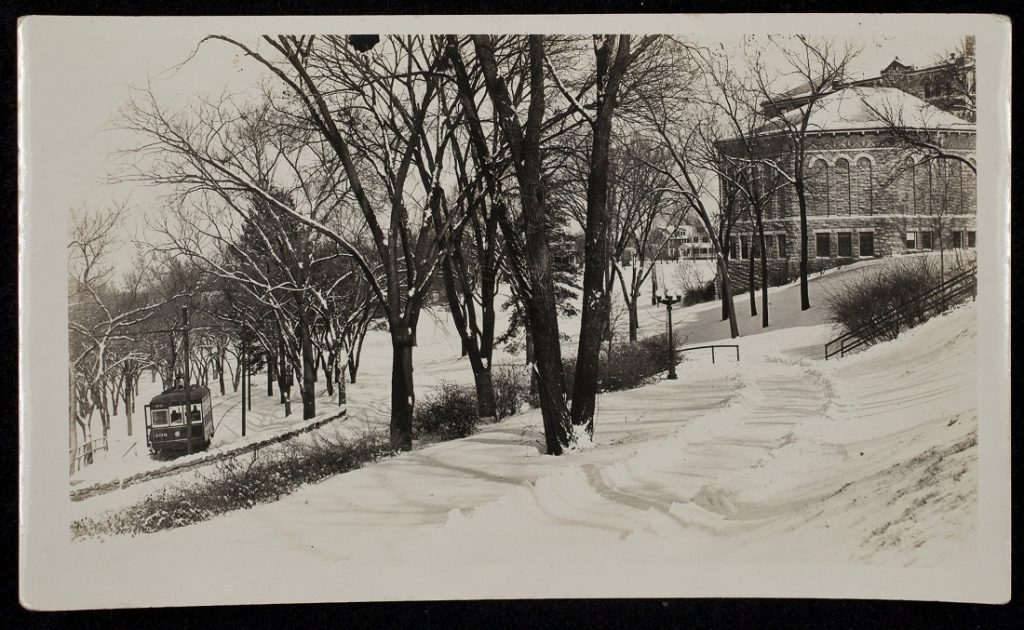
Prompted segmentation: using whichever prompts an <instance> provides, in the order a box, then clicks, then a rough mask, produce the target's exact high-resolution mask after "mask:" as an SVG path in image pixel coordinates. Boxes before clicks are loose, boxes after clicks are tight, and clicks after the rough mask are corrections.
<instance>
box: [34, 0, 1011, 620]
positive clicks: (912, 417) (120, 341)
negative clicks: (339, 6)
mask: <svg viewBox="0 0 1024 630" xmlns="http://www.w3.org/2000/svg"><path fill="white" fill-rule="evenodd" d="M785 17H787V16H773V17H768V16H739V15H733V16H714V17H709V16H702V17H701V16H685V15H679V16H643V17H639V16H618V17H616V16H580V19H579V20H570V21H565V20H563V21H560V22H559V25H558V26H553V25H552V24H549V23H546V22H545V21H543V20H536V19H534V20H533V21H532V22H531V21H530V18H526V17H518V18H511V17H510V18H495V17H493V16H491V17H488V18H486V19H484V18H473V17H472V16H457V17H456V16H452V17H451V18H431V19H421V20H413V19H411V18H397V17H391V18H365V17H364V18H348V19H339V18H324V19H311V18H302V19H300V18H260V19H256V18H253V19H252V20H245V19H243V20H228V19H227V18H220V19H218V18H156V17H154V18H70V17H63V18H57V17H51V18H47V17H30V18H26V19H23V21H22V23H21V26H20V29H19V30H20V38H19V48H20V53H21V59H20V63H21V73H20V80H21V83H20V96H21V101H20V116H21V119H20V120H21V172H20V177H21V182H22V188H23V191H24V194H23V197H22V205H21V209H20V213H21V215H20V216H21V218H22V230H21V236H22V240H21V247H22V256H23V258H22V260H23V265H22V268H21V273H22V295H21V305H22V324H23V329H22V353H23V355H22V369H23V373H24V374H25V378H24V379H23V381H22V387H23V392H22V394H23V400H24V401H25V402H24V403H23V408H22V417H21V428H22V485H21V513H22V525H21V541H20V542H21V544H20V547H21V567H22V576H21V601H22V603H23V605H25V606H27V607H29V608H34V609H69V608H71V609H75V608H119V607H141V606H146V607H148V606H182V605H197V604H199V605H202V604H243V603H276V602H317V601H325V602H326V601H381V600H431V599H505V598H522V597H526V598H538V597H542V598H548V597H698V596H699V597H706V596H743V597H750V596H754V597H854V598H883V599H939V600H952V601H979V602H1000V601H1006V600H1007V599H1008V598H1009V575H1010V573H1009V448H1008V438H1009V372H1008V369H1009V357H1008V340H1009V323H1008V319H1007V317H1008V305H1009V302H1008V300H1009V298H1008V292H1009V285H1008V280H1007V278H1008V273H1009V270H1008V266H1007V265H1008V263H1007V261H1008V256H1009V254H1008V245H1007V241H1008V225H1009V223H1008V221H1009V219H1008V217H1009V214H1008V213H1009V201H1008V196H1007V195H1008V187H1009V180H1008V173H1009V162H1008V160H1009V138H1008V136H1007V135H1006V134H1007V131H1008V98H1009V23H1008V22H1005V21H1002V20H1000V19H999V18H997V17H992V16H877V15H876V16H858V15H848V16H827V17H826V16H789V19H780V18H785ZM911 24H913V25H914V26H912V27H911V26H910V25H911ZM356 27H358V28H356ZM553 28H558V29H569V30H563V31H560V32H553V31H552V30H551V29H553ZM611 30H616V31H618V33H617V34H607V32H608V31H611ZM449 31H451V32H449Z"/></svg>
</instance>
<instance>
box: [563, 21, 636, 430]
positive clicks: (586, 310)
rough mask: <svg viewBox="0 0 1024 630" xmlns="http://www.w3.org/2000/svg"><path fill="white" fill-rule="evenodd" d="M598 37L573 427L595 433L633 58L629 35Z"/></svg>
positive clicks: (574, 380)
mask: <svg viewBox="0 0 1024 630" xmlns="http://www.w3.org/2000/svg"><path fill="white" fill-rule="evenodd" d="M596 37H597V36H595V50H594V54H595V61H596V79H595V81H596V84H597V102H596V117H595V124H594V126H593V139H592V143H591V149H590V164H589V173H588V178H587V221H586V227H585V229H584V234H586V243H585V246H584V249H583V257H584V265H583V312H582V314H581V318H580V339H579V346H578V349H577V352H576V375H575V377H574V378H573V392H572V416H571V417H572V423H573V425H574V426H576V427H583V429H584V430H585V431H586V432H587V434H588V435H590V436H593V434H594V411H595V407H596V401H597V389H598V380H599V379H600V353H601V337H602V333H603V332H604V331H605V329H606V327H607V326H608V325H609V315H610V307H611V299H610V296H609V295H608V293H609V291H608V288H609V287H608V282H607V281H606V274H607V271H608V259H609V251H608V225H609V210H608V207H609V204H608V179H609V170H610V164H609V151H610V149H611V137H612V122H613V119H614V114H615V101H616V96H617V94H618V86H619V80H620V79H621V75H622V73H624V72H625V70H626V65H625V64H624V63H623V60H624V57H623V53H624V52H625V54H626V55H628V53H629V46H630V39H629V36H628V35H622V36H618V37H614V36H608V35H605V36H603V41H602V43H601V45H600V46H598V45H597V42H596Z"/></svg>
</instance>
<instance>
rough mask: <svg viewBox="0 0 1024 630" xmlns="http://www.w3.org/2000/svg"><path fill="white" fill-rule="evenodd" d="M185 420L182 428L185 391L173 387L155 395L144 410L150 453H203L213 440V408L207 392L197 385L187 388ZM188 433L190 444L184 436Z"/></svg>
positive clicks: (178, 387) (147, 444)
mask: <svg viewBox="0 0 1024 630" xmlns="http://www.w3.org/2000/svg"><path fill="white" fill-rule="evenodd" d="M188 397H189V403H191V404H190V405H189V407H190V409H189V420H190V424H191V428H189V427H187V426H186V425H185V421H184V418H185V388H184V387H182V386H177V387H173V388H171V389H167V390H164V391H163V393H161V394H157V395H156V396H154V397H153V399H152V400H150V401H149V404H148V405H146V406H145V417H146V446H148V447H149V450H151V451H152V452H154V453H163V452H167V451H186V450H189V446H190V444H189V442H191V450H193V451H198V450H204V449H206V448H207V447H208V446H210V440H212V439H213V406H212V404H211V403H210V390H209V389H208V388H206V387H203V386H201V385H193V386H191V387H189V396H188ZM189 430H191V440H189V439H188V433H189Z"/></svg>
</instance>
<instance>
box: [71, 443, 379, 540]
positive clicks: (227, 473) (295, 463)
mask: <svg viewBox="0 0 1024 630" xmlns="http://www.w3.org/2000/svg"><path fill="white" fill-rule="evenodd" d="M390 450H391V447H390V445H389V442H388V441H387V439H386V438H385V437H384V436H382V435H381V434H378V433H369V434H367V435H365V436H363V437H361V438H357V439H354V440H353V439H342V438H338V437H337V436H335V437H334V438H330V437H326V436H316V437H315V438H313V439H312V440H308V441H299V440H293V441H289V442H287V443H285V444H284V445H283V446H282V447H280V448H278V449H275V450H274V451H271V452H269V453H264V452H261V451H260V450H259V449H257V450H254V451H252V452H250V453H246V454H242V455H236V456H234V457H230V458H227V459H224V460H222V461H219V462H217V463H216V464H215V465H214V466H213V468H212V470H211V472H210V473H207V474H205V475H201V476H199V478H198V481H197V482H195V483H191V484H188V485H185V484H177V485H173V486H168V487H166V488H164V489H162V490H161V491H160V492H158V493H156V494H155V495H153V496H149V497H146V498H145V499H144V500H142V501H141V502H139V503H136V504H134V505H131V506H129V507H127V508H124V509H122V510H118V511H116V512H112V513H110V514H107V515H105V516H103V517H101V518H99V519H93V518H83V519H80V520H77V521H75V522H73V523H72V524H71V534H72V536H73V537H75V538H80V537H85V536H98V535H112V534H131V535H135V534H142V533H149V532H155V531H159V530H162V529H169V528H173V527H183V526H185V525H189V524H191V523H197V522H200V521H205V520H208V519H211V518H213V517H214V516H216V515H218V514H222V513H224V512H229V511H232V510H238V509H243V508H248V507H252V506H254V505H256V504H257V503H265V502H269V501H274V500H277V499H279V498H280V497H281V496H282V495H284V494H288V493H290V492H292V491H294V490H295V489H296V488H298V487H299V486H301V485H303V484H307V483H314V482H317V481H320V480H322V479H325V478H327V477H330V476H332V475H335V474H338V473H342V472H347V471H349V470H353V469H356V468H359V467H360V466H362V465H363V464H365V463H367V462H369V461H374V460H376V459H378V458H380V457H382V456H383V455H385V454H387V453H389V452H390Z"/></svg>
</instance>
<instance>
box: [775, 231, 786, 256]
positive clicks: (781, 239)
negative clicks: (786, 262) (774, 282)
mask: <svg viewBox="0 0 1024 630" xmlns="http://www.w3.org/2000/svg"><path fill="white" fill-rule="evenodd" d="M777 238H778V239H779V258H785V257H786V235H785V234H779V236H778V237H777Z"/></svg>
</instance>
